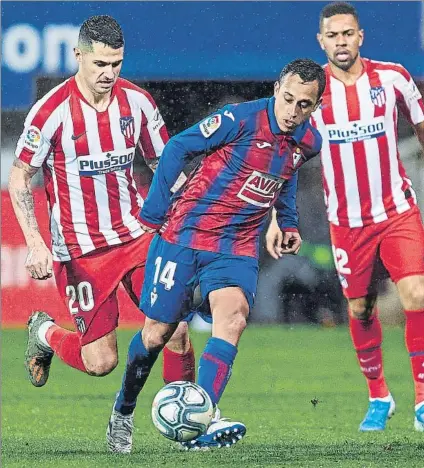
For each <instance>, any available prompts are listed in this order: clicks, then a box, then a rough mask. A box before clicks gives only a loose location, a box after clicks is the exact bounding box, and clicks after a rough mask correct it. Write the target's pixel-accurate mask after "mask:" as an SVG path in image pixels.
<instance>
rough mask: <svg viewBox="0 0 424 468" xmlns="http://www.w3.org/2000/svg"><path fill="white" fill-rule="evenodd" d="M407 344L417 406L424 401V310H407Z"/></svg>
mask: <svg viewBox="0 0 424 468" xmlns="http://www.w3.org/2000/svg"><path fill="white" fill-rule="evenodd" d="M405 315H406V325H405V343H406V348H407V350H408V352H409V357H410V359H411V367H412V376H413V378H414V384H415V404H418V403H421V402H423V401H424V309H423V310H416V311H411V310H405Z"/></svg>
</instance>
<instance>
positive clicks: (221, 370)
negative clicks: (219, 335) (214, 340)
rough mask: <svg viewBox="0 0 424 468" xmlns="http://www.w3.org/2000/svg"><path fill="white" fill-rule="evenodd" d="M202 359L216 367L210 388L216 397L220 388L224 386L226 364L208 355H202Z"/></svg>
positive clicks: (226, 373) (226, 372)
mask: <svg viewBox="0 0 424 468" xmlns="http://www.w3.org/2000/svg"><path fill="white" fill-rule="evenodd" d="M202 357H203V359H207V360H208V361H212V362H213V363H215V364H216V365H217V366H218V369H217V371H216V375H215V379H214V381H213V386H212V389H213V392H214V393H215V395H216V396H218V395H219V393H220V391H221V387H222V385H223V384H224V382H225V379H226V377H227V375H228V364H226V363H225V362H224V361H221V359H219V358H217V357H216V356H213V355H212V354H209V353H203V356H202Z"/></svg>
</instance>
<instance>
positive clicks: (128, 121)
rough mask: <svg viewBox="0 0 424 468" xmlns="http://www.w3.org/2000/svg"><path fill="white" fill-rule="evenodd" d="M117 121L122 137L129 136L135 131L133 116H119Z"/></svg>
mask: <svg viewBox="0 0 424 468" xmlns="http://www.w3.org/2000/svg"><path fill="white" fill-rule="evenodd" d="M119 123H120V125H121V132H122V134H123V135H124V137H126V138H131V137H132V136H133V135H134V132H135V125H134V117H131V116H130V117H121V118H120V119H119Z"/></svg>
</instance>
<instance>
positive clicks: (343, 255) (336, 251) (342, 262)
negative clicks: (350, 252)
mask: <svg viewBox="0 0 424 468" xmlns="http://www.w3.org/2000/svg"><path fill="white" fill-rule="evenodd" d="M332 249H333V256H334V261H335V263H336V270H337V271H338V272H339V273H341V274H344V275H349V274H350V273H352V270H351V269H350V268H349V267H347V266H346V265H347V262H348V261H349V258H348V256H347V252H346V250H343V249H340V248H339V247H337V248H336V247H335V246H334V245H333V246H332Z"/></svg>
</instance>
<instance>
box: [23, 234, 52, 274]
mask: <svg viewBox="0 0 424 468" xmlns="http://www.w3.org/2000/svg"><path fill="white" fill-rule="evenodd" d="M25 268H26V269H27V270H28V272H29V274H30V275H31V276H32V278H34V279H37V280H46V279H48V278H51V277H52V275H53V255H52V253H51V252H50V250H49V249H48V248H47V246H46V244H44V242H43V243H40V244H37V245H35V246H33V247H30V248H29V251H28V255H27V258H26V261H25Z"/></svg>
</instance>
